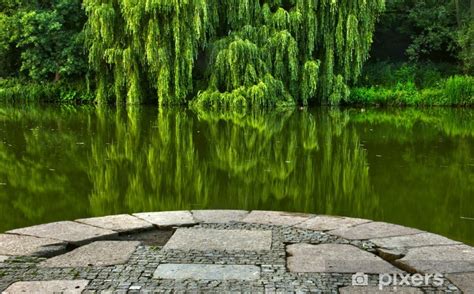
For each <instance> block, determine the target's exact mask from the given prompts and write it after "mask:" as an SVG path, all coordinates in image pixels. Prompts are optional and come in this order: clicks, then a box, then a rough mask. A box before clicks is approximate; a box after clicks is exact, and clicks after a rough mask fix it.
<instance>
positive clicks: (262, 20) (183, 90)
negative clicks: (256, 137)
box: [84, 0, 384, 107]
mask: <svg viewBox="0 0 474 294" xmlns="http://www.w3.org/2000/svg"><path fill="white" fill-rule="evenodd" d="M84 6H85V8H86V12H87V14H88V17H89V20H88V23H87V37H86V38H87V44H88V48H89V60H90V62H91V65H92V66H93V68H94V69H95V70H96V71H97V78H98V80H97V85H98V90H97V100H98V102H99V103H105V102H108V101H110V100H109V97H111V96H115V97H116V102H117V103H124V102H126V103H139V102H143V101H144V100H145V97H156V98H155V99H157V100H158V102H159V104H176V103H183V102H186V101H187V100H188V98H189V96H190V95H193V94H196V92H197V90H202V91H201V92H200V93H199V94H198V98H197V102H196V103H198V104H204V105H216V106H230V107H232V106H236V105H237V106H245V105H248V104H256V105H275V104H281V103H283V104H288V103H295V102H298V103H302V104H306V103H310V102H313V103H330V104H337V103H338V102H339V101H340V99H341V98H343V97H345V96H346V95H348V87H347V85H348V84H349V83H351V82H352V81H354V80H356V79H357V77H358V76H359V74H360V71H361V67H362V64H363V62H364V61H365V60H366V59H367V57H368V51H369V48H370V45H371V43H372V33H373V30H374V25H375V22H376V19H377V16H378V15H379V13H380V12H381V11H382V9H383V8H384V1H383V0H373V1H366V0H355V1H348V2H346V1H337V0H321V1H308V0H263V1H257V0H216V1H207V0H186V1H184V0H174V1H171V0H125V1H118V0H85V2H84ZM198 58H199V59H200V60H204V62H203V63H204V68H205V70H206V74H204V76H203V81H202V84H203V86H202V87H196V85H195V84H196V82H197V79H196V75H197V73H196V71H198V70H197V69H196V60H197V59H198ZM110 89H112V90H110ZM316 97H318V98H316Z"/></svg>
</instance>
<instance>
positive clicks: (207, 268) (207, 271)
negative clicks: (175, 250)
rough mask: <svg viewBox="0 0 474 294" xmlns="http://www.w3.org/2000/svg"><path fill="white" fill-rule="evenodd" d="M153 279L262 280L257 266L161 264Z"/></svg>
mask: <svg viewBox="0 0 474 294" xmlns="http://www.w3.org/2000/svg"><path fill="white" fill-rule="evenodd" d="M153 277H154V278H156V279H176V280H181V279H192V280H226V281H229V280H243V281H251V280H258V279H259V278H260V268H259V267H258V266H255V265H217V264H160V265H159V266H158V268H157V269H156V271H155V273H154V275H153Z"/></svg>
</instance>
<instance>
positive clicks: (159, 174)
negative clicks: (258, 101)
mask: <svg viewBox="0 0 474 294" xmlns="http://www.w3.org/2000/svg"><path fill="white" fill-rule="evenodd" d="M207 208H213V209H216V208H222V209H224V208H225V209H264V210H285V211H298V212H311V213H318V214H330V215H343V216H351V217H360V218H369V219H375V220H382V221H386V222H391V223H397V224H402V225H407V226H411V227H416V228H419V229H423V230H427V231H430V232H434V233H439V234H442V235H445V236H447V237H450V238H453V239H456V240H460V241H463V242H465V243H468V244H471V245H474V110H471V109H446V108H444V109H443V108H434V109H391V110H387V109H385V110H383V109H382V110H381V109H366V110H364V109H329V108H317V109H309V110H299V109H286V110H278V111H270V112H263V111H254V112H250V113H231V114H230V113H217V112H210V111H209V112H207V111H193V110H186V109H162V110H158V109H157V108H156V107H131V108H118V109H113V108H106V109H103V108H95V107H85V106H82V107H73V106H51V105H50V106H31V105H28V106H5V105H2V106H0V231H6V230H9V229H13V228H17V227H24V226H29V225H34V224H40V223H46V222H52V221H58V220H68V219H71V220H72V219H76V218H82V217H89V216H101V215H109V214H118V213H131V212H143V211H161V210H176V209H207Z"/></svg>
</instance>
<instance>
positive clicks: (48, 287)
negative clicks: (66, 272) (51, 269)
mask: <svg viewBox="0 0 474 294" xmlns="http://www.w3.org/2000/svg"><path fill="white" fill-rule="evenodd" d="M87 284H89V281H87V280H54V281H30V282H16V283H13V284H12V285H11V286H10V287H8V288H7V289H6V290H5V292H2V293H6V294H7V293H8V294H9V293H64V294H76V293H81V292H82V291H83V290H84V289H85V288H86V286H87Z"/></svg>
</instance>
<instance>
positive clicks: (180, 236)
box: [163, 228, 272, 251]
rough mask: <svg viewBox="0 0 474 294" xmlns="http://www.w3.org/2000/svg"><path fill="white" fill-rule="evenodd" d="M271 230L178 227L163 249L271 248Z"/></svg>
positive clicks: (254, 249)
mask: <svg viewBox="0 0 474 294" xmlns="http://www.w3.org/2000/svg"><path fill="white" fill-rule="evenodd" d="M271 245H272V232H271V231H250V230H215V229H184V228H181V229H177V230H176V232H175V233H174V235H173V236H172V237H171V239H170V240H169V241H168V243H166V245H165V246H164V247H163V249H165V250H168V249H178V250H202V251H206V250H244V251H261V250H270V248H271Z"/></svg>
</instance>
